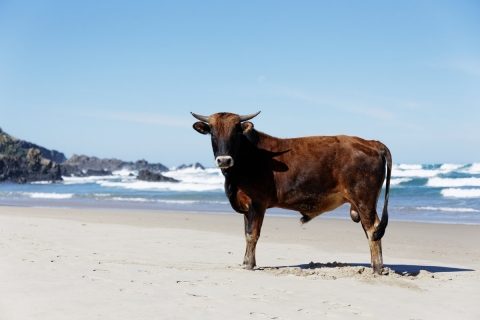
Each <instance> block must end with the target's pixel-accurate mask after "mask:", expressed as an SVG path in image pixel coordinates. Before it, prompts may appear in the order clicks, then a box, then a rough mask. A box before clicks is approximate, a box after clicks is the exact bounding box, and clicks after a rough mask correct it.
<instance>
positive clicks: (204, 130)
mask: <svg viewBox="0 0 480 320" xmlns="http://www.w3.org/2000/svg"><path fill="white" fill-rule="evenodd" d="M193 129H195V130H196V131H198V132H200V133H201V134H209V133H210V126H209V125H208V124H206V123H205V122H201V121H199V122H195V123H194V124H193Z"/></svg>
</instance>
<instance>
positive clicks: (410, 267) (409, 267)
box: [274, 262, 475, 274]
mask: <svg viewBox="0 0 480 320" xmlns="http://www.w3.org/2000/svg"><path fill="white" fill-rule="evenodd" d="M329 265H330V264H322V266H321V267H322V268H335V267H342V266H350V267H365V268H370V267H371V266H370V264H369V263H356V262H348V263H342V264H341V265H334V264H332V265H330V266H329ZM383 266H384V267H387V268H390V269H391V270H393V271H395V273H398V274H404V273H408V274H418V273H419V272H420V270H425V271H428V272H430V273H440V272H468V271H475V270H474V269H464V268H453V267H444V266H425V265H416V264H384V265H383ZM274 268H278V269H283V268H300V269H312V268H313V266H312V264H311V263H309V264H297V265H291V266H276V267H274Z"/></svg>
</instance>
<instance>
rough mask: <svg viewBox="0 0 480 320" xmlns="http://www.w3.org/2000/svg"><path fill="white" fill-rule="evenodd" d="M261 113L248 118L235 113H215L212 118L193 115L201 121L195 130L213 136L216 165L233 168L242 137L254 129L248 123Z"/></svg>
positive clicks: (250, 115) (195, 125) (195, 124)
mask: <svg viewBox="0 0 480 320" xmlns="http://www.w3.org/2000/svg"><path fill="white" fill-rule="evenodd" d="M259 113H260V111H259V112H257V113H253V114H249V115H246V116H239V115H238V114H233V113H226V112H221V113H215V114H212V115H211V116H208V117H206V116H200V115H198V114H195V113H193V112H191V114H192V115H193V116H194V117H195V118H197V119H198V120H200V122H195V123H194V124H193V129H195V130H196V131H198V132H200V133H201V134H210V135H211V136H212V147H213V155H214V156H215V165H216V166H217V167H220V168H222V169H227V168H230V167H231V166H233V164H234V159H235V157H236V154H237V151H238V147H239V146H240V142H241V138H242V135H245V134H247V133H248V132H249V131H250V130H252V129H253V123H251V122H248V121H247V120H250V119H252V118H254V117H255V116H257V115H258V114H259Z"/></svg>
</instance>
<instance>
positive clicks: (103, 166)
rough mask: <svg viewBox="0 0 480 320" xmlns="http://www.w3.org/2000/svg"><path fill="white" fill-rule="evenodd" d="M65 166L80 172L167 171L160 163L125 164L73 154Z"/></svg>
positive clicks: (119, 161)
mask: <svg viewBox="0 0 480 320" xmlns="http://www.w3.org/2000/svg"><path fill="white" fill-rule="evenodd" d="M65 164H67V165H70V166H76V167H78V168H79V169H80V170H88V169H90V170H108V171H117V170H122V169H126V170H149V171H156V172H165V171H168V168H167V167H165V166H164V165H163V164H161V163H148V162H147V161H145V160H138V161H136V162H125V161H122V160H119V159H115V158H112V159H99V158H97V157H87V156H85V155H81V156H78V155H76V154H74V155H73V156H72V157H71V158H70V159H68V160H67V161H66V162H65Z"/></svg>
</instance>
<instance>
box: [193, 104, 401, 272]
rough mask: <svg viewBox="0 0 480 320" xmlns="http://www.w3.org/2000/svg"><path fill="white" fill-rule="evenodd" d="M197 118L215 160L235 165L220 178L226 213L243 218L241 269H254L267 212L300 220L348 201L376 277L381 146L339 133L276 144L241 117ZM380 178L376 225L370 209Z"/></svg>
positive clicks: (384, 153) (384, 160)
mask: <svg viewBox="0 0 480 320" xmlns="http://www.w3.org/2000/svg"><path fill="white" fill-rule="evenodd" d="M194 116H196V115H194ZM201 119H202V120H208V125H207V124H206V123H204V122H197V123H196V124H195V125H194V128H195V130H197V131H199V132H201V133H203V134H206V131H208V133H210V134H211V136H212V147H213V151H214V156H215V157H219V156H231V157H232V159H233V160H234V165H233V166H231V167H229V168H227V169H222V173H223V175H224V176H225V193H226V195H227V197H228V198H229V200H230V203H231V205H232V208H233V209H234V210H236V211H237V212H240V213H244V214H245V233H246V239H247V252H246V254H245V260H244V263H245V264H246V265H247V267H249V268H250V267H251V268H253V266H254V265H255V245H256V242H257V240H258V237H259V236H260V229H261V225H262V223H263V217H264V213H265V210H266V209H267V208H271V207H277V208H283V209H289V210H295V211H298V212H300V213H301V214H302V216H303V217H302V219H301V220H302V222H303V223H305V222H308V221H309V220H311V219H313V218H314V217H316V216H318V215H320V214H322V213H324V212H327V211H331V210H334V209H335V208H337V207H339V206H340V205H342V204H344V203H350V205H351V216H352V219H353V220H354V221H355V222H359V221H361V223H362V227H363V229H364V231H365V234H366V236H367V239H368V240H369V244H370V249H371V254H372V256H371V258H372V267H373V268H374V270H375V272H377V273H378V272H380V269H381V266H382V264H383V261H382V256H381V245H380V239H381V238H382V236H383V234H384V232H385V228H386V226H387V222H388V212H387V205H388V195H389V185H390V171H391V164H392V160H391V155H390V151H389V150H388V148H387V147H386V146H385V145H384V144H382V143H381V142H378V141H372V140H364V139H361V138H358V137H350V136H344V135H341V136H315V137H304V138H292V139H279V138H275V137H272V136H269V135H267V134H265V133H262V132H259V131H256V130H255V129H253V124H251V123H250V122H244V123H241V122H240V116H238V115H236V114H231V113H216V114H213V115H211V116H209V117H204V118H201ZM246 124H248V125H246ZM199 127H202V128H199ZM386 165H387V170H385V166H386ZM386 173H387V188H386V195H385V206H384V210H383V214H382V221H381V222H380V220H379V219H378V216H377V213H376V205H377V201H378V197H379V195H380V192H381V190H382V185H383V181H384V180H385V175H386Z"/></svg>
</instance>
